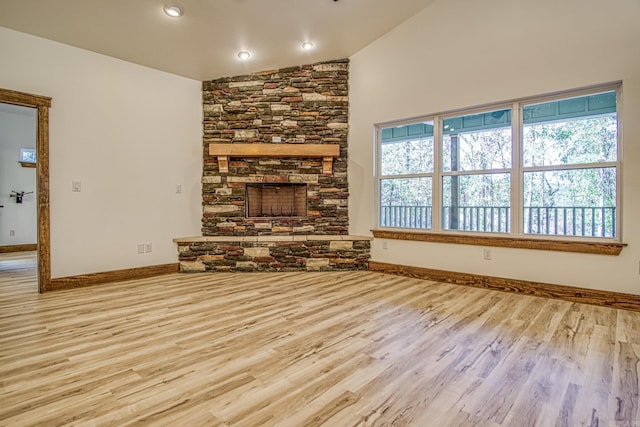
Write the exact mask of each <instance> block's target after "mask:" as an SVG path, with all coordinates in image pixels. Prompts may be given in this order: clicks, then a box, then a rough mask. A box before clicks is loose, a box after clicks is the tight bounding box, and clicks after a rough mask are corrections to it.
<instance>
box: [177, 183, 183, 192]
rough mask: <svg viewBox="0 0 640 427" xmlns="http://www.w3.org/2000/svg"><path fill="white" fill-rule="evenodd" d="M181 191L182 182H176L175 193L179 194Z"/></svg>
mask: <svg viewBox="0 0 640 427" xmlns="http://www.w3.org/2000/svg"><path fill="white" fill-rule="evenodd" d="M181 193H182V184H177V185H176V194H181Z"/></svg>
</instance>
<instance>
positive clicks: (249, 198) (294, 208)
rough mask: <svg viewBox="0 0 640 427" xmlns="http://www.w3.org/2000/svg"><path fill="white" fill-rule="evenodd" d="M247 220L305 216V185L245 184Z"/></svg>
mask: <svg viewBox="0 0 640 427" xmlns="http://www.w3.org/2000/svg"><path fill="white" fill-rule="evenodd" d="M245 203H246V216H247V218H283V217H298V218H300V217H306V216H307V184H286V183H282V184H247V186H246V191H245Z"/></svg>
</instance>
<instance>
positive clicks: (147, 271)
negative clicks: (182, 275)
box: [49, 263, 179, 290]
mask: <svg viewBox="0 0 640 427" xmlns="http://www.w3.org/2000/svg"><path fill="white" fill-rule="evenodd" d="M178 270H179V264H178V263H173V264H161V265H151V266H148V267H137V268H127V269H124V270H113V271H105V272H102V273H91V274H80V275H77V276H68V277H59V278H55V279H51V284H50V288H49V289H50V290H58V289H69V288H78V287H82V286H90V285H98V284H101V283H111V282H121V281H123V280H133V279H144V278H147V277H153V276H161V275H164V274H170V273H177V272H178Z"/></svg>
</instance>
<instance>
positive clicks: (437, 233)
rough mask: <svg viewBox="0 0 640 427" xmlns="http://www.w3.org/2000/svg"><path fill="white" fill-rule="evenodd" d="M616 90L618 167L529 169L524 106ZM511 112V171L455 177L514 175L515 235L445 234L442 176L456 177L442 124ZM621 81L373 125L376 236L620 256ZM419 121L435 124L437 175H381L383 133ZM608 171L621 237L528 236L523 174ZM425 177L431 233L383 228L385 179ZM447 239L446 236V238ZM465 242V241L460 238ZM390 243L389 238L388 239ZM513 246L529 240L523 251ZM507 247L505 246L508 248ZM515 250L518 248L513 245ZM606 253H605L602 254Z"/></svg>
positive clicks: (618, 231) (613, 164) (609, 164)
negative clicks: (445, 158)
mask: <svg viewBox="0 0 640 427" xmlns="http://www.w3.org/2000/svg"><path fill="white" fill-rule="evenodd" d="M608 91H614V92H615V93H616V117H617V160H616V161H615V162H600V163H595V164H594V163H589V164H570V165H552V166H543V167H539V166H536V167H529V166H528V167H525V166H524V161H523V152H522V151H523V150H522V143H523V127H524V126H523V125H522V117H523V108H524V106H525V105H530V104H536V103H544V102H550V101H555V100H560V99H566V98H574V97H581V96H588V95H591V94H596V93H600V92H608ZM507 108H510V109H511V115H512V116H511V129H512V147H511V154H512V159H511V160H512V161H511V163H512V164H511V168H510V169H488V170H482V171H475V170H474V171H456V172H454V174H455V175H469V174H476V173H482V174H486V173H499V172H501V173H509V174H511V199H510V201H511V206H510V208H511V213H510V216H511V218H510V220H511V230H510V232H509V233H504V234H503V233H489V232H474V231H464V230H444V229H442V223H441V221H442V218H441V210H442V178H443V176H452V175H453V174H452V171H448V172H444V171H443V170H442V147H441V146H442V126H443V120H444V119H446V118H449V117H457V116H461V115H473V114H477V113H482V112H486V111H488V110H498V109H507ZM622 117H623V115H622V82H620V81H618V82H611V83H606V84H602V85H595V86H589V87H583V88H578V89H573V90H566V91H560V92H554V93H549V94H544V95H540V96H533V97H526V98H518V99H513V100H510V101H506V102H498V103H492V104H484V105H479V106H475V107H470V108H462V109H456V110H450V111H446V112H441V113H437V114H429V115H425V116H419V117H414V118H410V119H403V120H396V121H388V122H380V123H377V124H375V125H374V141H375V142H374V197H373V202H374V221H375V222H374V224H375V225H374V230H373V232H374V236H375V237H378V236H376V234H378V235H381V233H383V234H385V235H389V233H391V234H393V233H395V234H398V235H409V236H410V237H409V238H406V239H404V238H403V239H402V240H423V238H420V239H415V238H414V237H413V235H414V234H419V235H427V236H428V235H433V236H432V237H433V238H432V239H428V237H427V238H425V239H424V240H425V241H439V242H440V241H441V242H444V243H462V241H465V240H469V239H471V240H470V241H477V240H482V241H484V243H482V244H483V245H487V246H505V247H525V248H529V249H545V250H563V251H569V252H586V253H605V254H611V255H613V254H614V253H611V248H612V247H613V248H615V250H614V251H613V252H615V251H617V253H615V255H617V254H618V253H619V251H620V250H621V249H622V247H623V246H625V245H624V244H623V243H622V236H623V229H622V216H623V215H622V214H623V211H622V205H623V201H622V191H621V190H622V167H623V163H622V145H623V141H622V139H623V135H622V120H621V118H622ZM419 122H432V123H433V141H434V149H433V154H434V161H433V165H434V169H433V172H429V173H425V174H410V175H406V176H405V175H392V176H386V175H385V176H381V175H380V174H379V172H380V171H381V144H382V138H381V136H382V129H384V128H389V127H395V126H405V125H410V124H414V123H419ZM593 167H597V168H604V167H615V168H616V211H617V214H616V236H615V237H613V238H610V237H591V236H587V237H582V236H558V235H549V234H525V233H524V232H523V231H524V230H523V224H522V222H523V221H524V213H523V212H522V211H523V208H522V197H523V191H524V187H523V185H524V179H523V175H524V173H525V172H533V171H541V170H566V169H588V168H593ZM418 176H420V177H424V176H429V177H431V179H432V192H431V193H432V194H431V196H432V218H431V221H432V222H431V224H432V228H431V229H406V228H397V227H383V226H381V225H380V219H381V218H380V188H381V185H380V183H381V180H382V179H389V178H400V177H418ZM443 236H444V237H443ZM446 236H450V238H445V237H446ZM465 236H466V237H469V239H464V237H465ZM461 237H462V239H461ZM387 238H390V237H387ZM486 239H493V240H495V244H494V245H491V244H490V241H486ZM514 241H526V242H527V243H525V245H524V246H518V244H517V243H514ZM505 242H506V243H505ZM572 243H575V245H574V246H577V247H578V248H579V250H567V249H566V248H570V247H571V244H572ZM463 244H474V243H468V242H467V243H463ZM514 245H515V246H514ZM584 246H587V247H588V246H594V247H602V246H605V247H607V248H606V249H605V250H604V252H598V251H596V252H592V251H591V250H584ZM551 247H561V248H564V249H552V248H551ZM598 250H601V249H598Z"/></svg>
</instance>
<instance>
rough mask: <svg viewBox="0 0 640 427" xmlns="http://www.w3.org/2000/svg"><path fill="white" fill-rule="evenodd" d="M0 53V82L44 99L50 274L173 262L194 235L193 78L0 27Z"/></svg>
mask: <svg viewBox="0 0 640 427" xmlns="http://www.w3.org/2000/svg"><path fill="white" fill-rule="evenodd" d="M0 57H1V58H2V67H0V87H2V88H4V89H11V90H16V91H22V92H27V93H31V94H37V95H44V96H50V97H52V98H53V99H52V105H51V109H50V117H49V153H50V213H51V270H52V277H53V278H56V277H66V276H72V275H78V274H86V273H95V272H105V271H111V270H118V269H126V268H134V267H143V266H149V265H159V264H168V263H176V262H177V252H176V246H175V244H174V243H173V242H172V239H173V238H175V237H185V236H194V235H199V234H200V216H201V187H200V177H201V174H202V151H201V122H202V108H201V83H200V82H199V81H195V80H191V79H187V78H183V77H179V76H175V75H172V74H168V73H164V72H160V71H157V70H152V69H149V68H146V67H142V66H139V65H135V64H132V63H128V62H125V61H121V60H117V59H114V58H110V57H107V56H103V55H99V54H96V53H92V52H89V51H86V50H82V49H78V48H74V47H71V46H67V45H63V44H60V43H56V42H52V41H49V40H45V39H41V38H38V37H34V36H30V35H27V34H23V33H19V32H16V31H13V30H9V29H6V28H0ZM73 181H80V183H81V187H80V189H81V191H80V192H72V182H73ZM177 185H181V186H182V192H181V193H179V194H178V193H177V192H176V186H177ZM141 243H151V244H152V246H151V248H152V251H151V252H150V253H144V254H138V253H137V245H138V244H141Z"/></svg>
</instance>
